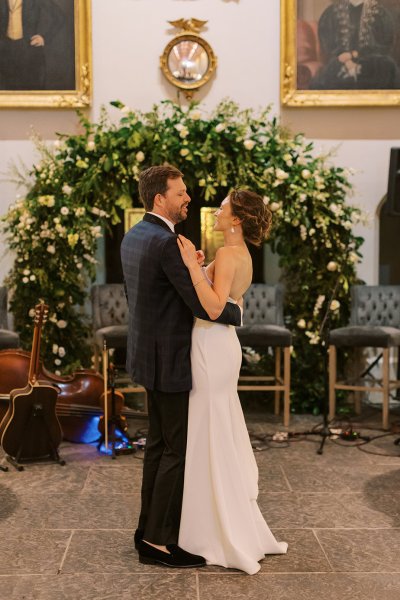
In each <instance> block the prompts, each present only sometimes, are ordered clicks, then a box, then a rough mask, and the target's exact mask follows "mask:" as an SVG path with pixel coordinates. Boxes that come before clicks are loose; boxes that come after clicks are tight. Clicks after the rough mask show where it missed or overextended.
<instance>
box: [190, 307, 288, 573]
mask: <svg viewBox="0 0 400 600" xmlns="http://www.w3.org/2000/svg"><path fill="white" fill-rule="evenodd" d="M232 302H234V300H232ZM191 361H192V375H193V387H192V391H191V392H190V399H189V424H188V440H187V452H186V465H185V483H184V492H183V504H182V515H181V524H180V532H179V545H180V546H181V547H182V548H184V549H185V550H187V551H189V552H192V553H194V554H200V555H201V556H204V557H205V559H206V561H207V564H212V565H221V566H223V567H229V568H234V569H240V570H242V571H245V572H246V573H249V574H250V575H253V574H254V573H257V571H258V570H259V569H260V564H259V562H258V561H260V560H261V559H263V558H264V556H265V554H285V553H286V551H287V544H286V542H278V541H277V540H276V539H275V538H274V536H273V535H272V533H271V531H270V530H269V528H268V525H267V524H266V522H265V520H264V518H263V516H262V514H261V511H260V509H259V508H258V505H257V496H258V468H257V464H256V461H255V458H254V453H253V449H252V447H251V443H250V438H249V434H248V432H247V427H246V423H245V420H244V416H243V412H242V407H241V404H240V400H239V396H238V393H237V381H238V377H239V371H240V366H241V361H242V352H241V348H240V343H239V340H238V337H237V335H236V331H235V328H234V327H233V326H232V325H221V324H219V323H211V322H208V321H203V320H202V319H196V320H195V324H194V327H193V332H192V350H191Z"/></svg>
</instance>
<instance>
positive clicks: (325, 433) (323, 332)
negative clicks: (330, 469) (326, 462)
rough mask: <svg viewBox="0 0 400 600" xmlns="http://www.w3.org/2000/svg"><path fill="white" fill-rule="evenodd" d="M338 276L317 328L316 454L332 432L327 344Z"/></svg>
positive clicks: (321, 451)
mask: <svg viewBox="0 0 400 600" xmlns="http://www.w3.org/2000/svg"><path fill="white" fill-rule="evenodd" d="M339 280H340V277H338V278H337V279H336V283H335V285H334V287H333V290H332V293H331V295H330V298H329V300H328V303H327V306H326V310H325V314H324V317H323V319H322V322H321V327H320V328H319V332H318V334H319V337H320V340H321V351H322V360H323V370H324V394H323V401H322V417H323V424H322V429H321V430H320V431H316V432H315V434H316V435H320V436H322V439H321V443H320V446H319V448H318V450H317V454H322V453H323V451H324V446H325V442H326V440H327V438H329V437H330V436H331V435H332V434H331V431H330V429H329V426H328V410H329V384H328V344H329V332H330V326H331V304H332V300H334V298H335V295H336V292H337V289H338V287H339Z"/></svg>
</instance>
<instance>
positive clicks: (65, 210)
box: [60, 206, 69, 215]
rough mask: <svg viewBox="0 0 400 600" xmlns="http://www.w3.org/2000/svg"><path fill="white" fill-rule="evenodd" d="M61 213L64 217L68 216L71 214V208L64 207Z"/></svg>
mask: <svg viewBox="0 0 400 600" xmlns="http://www.w3.org/2000/svg"><path fill="white" fill-rule="evenodd" d="M60 213H61V214H62V215H67V214H68V213H69V208H68V207H67V206H62V207H61V210H60Z"/></svg>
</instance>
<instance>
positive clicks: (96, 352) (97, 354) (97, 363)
mask: <svg viewBox="0 0 400 600" xmlns="http://www.w3.org/2000/svg"><path fill="white" fill-rule="evenodd" d="M93 366H94V369H95V371H97V372H98V371H99V368H100V352H99V348H98V346H97V344H95V345H94V365H93Z"/></svg>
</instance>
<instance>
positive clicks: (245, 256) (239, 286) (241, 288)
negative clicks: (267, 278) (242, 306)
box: [206, 245, 253, 300]
mask: <svg viewBox="0 0 400 600" xmlns="http://www.w3.org/2000/svg"><path fill="white" fill-rule="evenodd" d="M218 252H220V251H218ZM228 253H229V258H230V259H232V258H233V260H234V262H235V274H234V277H233V280H232V284H231V289H230V292H229V296H230V297H231V298H233V299H234V300H238V299H239V298H241V297H242V296H243V294H244V293H245V292H246V290H247V289H248V288H249V287H250V284H251V280H252V277H253V263H252V260H251V256H250V252H249V251H248V248H247V246H244V245H240V246H224V247H223V254H222V255H221V253H220V255H219V257H218V258H219V260H218V267H217V268H218V277H219V276H220V275H221V274H222V276H223V272H224V262H225V260H226V258H228ZM215 265H216V263H215V260H213V261H212V262H211V263H210V264H209V265H208V266H207V268H206V271H207V277H208V278H209V279H210V281H214V280H215V275H216V273H215Z"/></svg>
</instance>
